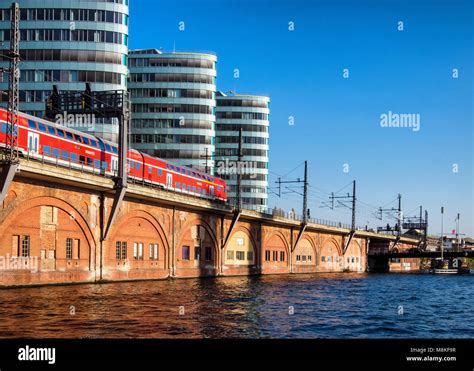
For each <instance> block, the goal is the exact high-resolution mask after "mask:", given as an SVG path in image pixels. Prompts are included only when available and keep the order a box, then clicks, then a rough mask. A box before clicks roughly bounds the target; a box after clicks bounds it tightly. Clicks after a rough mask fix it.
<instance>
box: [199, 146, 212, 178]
mask: <svg viewBox="0 0 474 371" xmlns="http://www.w3.org/2000/svg"><path fill="white" fill-rule="evenodd" d="M204 152H205V154H204V156H201V158H203V159H204V160H205V161H206V165H205V173H206V174H210V172H209V170H210V166H209V160H212V155H209V148H208V147H206V148H205V149H204Z"/></svg>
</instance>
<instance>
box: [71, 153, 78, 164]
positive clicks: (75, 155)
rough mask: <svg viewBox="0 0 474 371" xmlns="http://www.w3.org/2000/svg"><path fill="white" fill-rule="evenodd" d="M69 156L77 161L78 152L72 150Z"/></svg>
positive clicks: (73, 160)
mask: <svg viewBox="0 0 474 371" xmlns="http://www.w3.org/2000/svg"><path fill="white" fill-rule="evenodd" d="M69 156H70V158H71V161H72V162H77V154H75V153H72V152H71V153H70V154H69Z"/></svg>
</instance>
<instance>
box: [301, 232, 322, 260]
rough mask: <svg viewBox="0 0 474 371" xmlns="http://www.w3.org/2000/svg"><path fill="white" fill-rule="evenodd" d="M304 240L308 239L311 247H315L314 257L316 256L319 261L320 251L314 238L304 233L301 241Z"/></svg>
mask: <svg viewBox="0 0 474 371" xmlns="http://www.w3.org/2000/svg"><path fill="white" fill-rule="evenodd" d="M303 240H306V241H308V243H309V244H310V245H311V248H312V249H313V252H314V257H315V259H316V262H317V261H318V260H317V259H318V257H319V251H318V248H317V247H316V243H315V242H314V240H313V239H312V238H311V237H310V236H308V235H306V234H303V237H301V241H303ZM301 241H300V243H301Z"/></svg>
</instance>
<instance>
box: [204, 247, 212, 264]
mask: <svg viewBox="0 0 474 371" xmlns="http://www.w3.org/2000/svg"><path fill="white" fill-rule="evenodd" d="M205 259H206V261H211V260H212V249H211V246H206V255H205Z"/></svg>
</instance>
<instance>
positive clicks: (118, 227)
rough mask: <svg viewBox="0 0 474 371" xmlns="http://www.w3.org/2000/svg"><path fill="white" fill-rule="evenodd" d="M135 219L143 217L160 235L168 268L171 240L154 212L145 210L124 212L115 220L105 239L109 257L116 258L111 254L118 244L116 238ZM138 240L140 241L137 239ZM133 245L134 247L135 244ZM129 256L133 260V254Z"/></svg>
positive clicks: (165, 265) (165, 266)
mask: <svg viewBox="0 0 474 371" xmlns="http://www.w3.org/2000/svg"><path fill="white" fill-rule="evenodd" d="M134 219H139V220H140V219H141V220H143V221H145V222H146V223H148V224H149V225H151V227H152V229H153V230H154V231H155V232H156V233H157V235H158V236H159V238H160V240H161V241H158V242H161V244H162V246H163V252H164V254H165V256H164V259H163V260H164V262H165V264H164V269H167V268H168V267H169V264H168V258H169V251H170V247H169V241H168V238H167V236H166V233H165V230H164V228H163V226H162V225H161V224H160V223H159V221H158V220H157V219H156V218H155V217H154V216H153V215H152V214H150V213H148V212H146V211H144V210H133V211H130V212H128V213H126V214H124V215H121V216H120V217H119V218H118V219H117V220H116V221H115V223H114V225H113V226H112V229H111V230H110V233H109V237H108V238H107V241H105V242H106V251H108V252H109V256H108V258H109V259H111V258H114V257H113V256H110V252H111V251H112V250H114V249H115V244H116V240H117V237H118V234H119V232H120V231H122V230H123V228H124V226H125V225H127V224H129V223H130V221H131V220H134ZM131 237H133V236H131ZM150 237H151V236H150ZM137 242H139V241H137ZM131 247H133V245H132V246H131ZM147 247H148V246H144V249H145V250H146V248H147ZM128 248H130V246H128ZM144 255H145V254H144ZM127 258H128V260H131V259H133V256H127ZM144 258H145V256H144ZM144 260H146V259H144ZM160 260H162V259H160Z"/></svg>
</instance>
